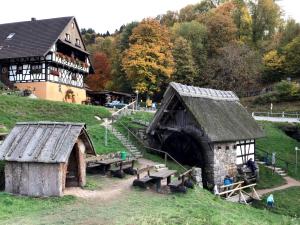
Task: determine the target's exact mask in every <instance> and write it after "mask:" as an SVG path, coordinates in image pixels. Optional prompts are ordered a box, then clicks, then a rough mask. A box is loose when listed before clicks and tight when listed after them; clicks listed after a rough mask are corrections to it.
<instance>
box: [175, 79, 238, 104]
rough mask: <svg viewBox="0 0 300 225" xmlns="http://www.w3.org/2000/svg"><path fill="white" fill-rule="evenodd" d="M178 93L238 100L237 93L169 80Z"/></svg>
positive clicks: (215, 98) (189, 95)
mask: <svg viewBox="0 0 300 225" xmlns="http://www.w3.org/2000/svg"><path fill="white" fill-rule="evenodd" d="M170 86H171V87H173V88H174V89H175V90H176V91H177V92H178V94H179V95H181V96H188V97H198V98H209V99H214V100H225V101H239V98H238V97H237V95H236V94H235V93H234V92H232V91H224V90H217V89H212V88H201V87H196V86H191V85H186V84H181V83H176V82H171V83H170Z"/></svg>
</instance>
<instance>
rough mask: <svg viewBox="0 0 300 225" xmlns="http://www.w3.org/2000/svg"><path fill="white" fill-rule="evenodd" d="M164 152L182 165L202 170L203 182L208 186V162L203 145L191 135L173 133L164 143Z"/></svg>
mask: <svg viewBox="0 0 300 225" xmlns="http://www.w3.org/2000/svg"><path fill="white" fill-rule="evenodd" d="M162 150H163V151H165V152H168V153H169V154H170V155H171V156H172V157H174V158H175V159H176V160H177V161H178V162H179V163H181V164H182V165H187V166H191V167H199V168H201V169H202V182H203V185H204V186H206V185H205V184H206V181H207V176H206V160H205V157H204V155H205V153H204V149H203V147H202V145H201V144H200V143H198V141H197V140H196V139H195V138H194V137H193V136H192V135H190V134H187V133H184V132H173V133H172V134H171V135H170V136H169V137H168V138H167V139H166V140H165V141H164V143H163V145H162Z"/></svg>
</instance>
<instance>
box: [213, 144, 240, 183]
mask: <svg viewBox="0 0 300 225" xmlns="http://www.w3.org/2000/svg"><path fill="white" fill-rule="evenodd" d="M213 151H214V156H213V157H214V158H213V162H214V165H213V180H214V184H218V185H221V184H223V181H224V178H225V176H226V175H229V176H230V177H235V176H236V174H237V167H236V149H235V143H234V142H233V143H232V142H231V143H215V144H214V146H213Z"/></svg>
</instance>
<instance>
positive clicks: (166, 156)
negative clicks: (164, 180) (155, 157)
mask: <svg viewBox="0 0 300 225" xmlns="http://www.w3.org/2000/svg"><path fill="white" fill-rule="evenodd" d="M167 160H168V155H167V153H165V165H166V167H167Z"/></svg>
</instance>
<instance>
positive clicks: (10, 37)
mask: <svg viewBox="0 0 300 225" xmlns="http://www.w3.org/2000/svg"><path fill="white" fill-rule="evenodd" d="M15 34H16V33H10V34H9V35H8V36H7V37H6V40H11V39H12V38H13V37H14V36H15Z"/></svg>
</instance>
